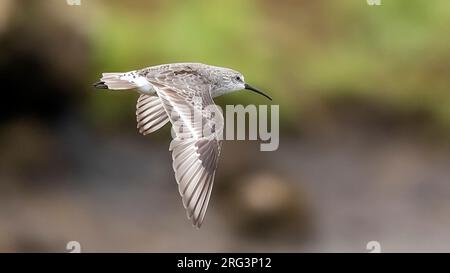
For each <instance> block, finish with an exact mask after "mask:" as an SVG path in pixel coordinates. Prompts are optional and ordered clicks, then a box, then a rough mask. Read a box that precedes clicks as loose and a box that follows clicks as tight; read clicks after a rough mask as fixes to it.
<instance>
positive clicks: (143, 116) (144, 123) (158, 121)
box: [136, 95, 169, 135]
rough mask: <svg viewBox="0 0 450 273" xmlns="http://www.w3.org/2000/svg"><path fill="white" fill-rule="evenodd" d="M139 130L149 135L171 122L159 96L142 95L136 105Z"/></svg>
mask: <svg viewBox="0 0 450 273" xmlns="http://www.w3.org/2000/svg"><path fill="white" fill-rule="evenodd" d="M136 120H137V128H138V129H139V132H140V133H141V134H143V135H148V134H150V133H153V132H154V131H156V130H158V129H159V128H161V127H163V126H164V125H165V124H166V123H167V122H169V117H168V116H167V113H166V111H165V110H164V107H163V105H162V102H161V99H160V98H159V97H158V96H151V95H141V96H140V97H139V99H138V102H137V104H136Z"/></svg>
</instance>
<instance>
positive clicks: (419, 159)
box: [0, 0, 450, 252]
mask: <svg viewBox="0 0 450 273" xmlns="http://www.w3.org/2000/svg"><path fill="white" fill-rule="evenodd" d="M449 25H450V2H449V1H448V0H435V1H423V0H408V1H406V0H404V1H387V0H382V5H381V6H369V5H368V4H367V2H366V1H365V0H352V1H338V0H332V1H331V0H320V1H306V0H302V1H298V0H295V1H294V0H284V1H269V0H260V1H258V0H249V1H238V0H227V1H207V0H204V1H156V0H153V1H147V0H145V1H144V0H133V1H106V0H105V1H100V0H89V1H88V0H82V1H81V6H69V5H67V3H66V1H64V0H46V1H33V0H0V83H1V88H0V89H1V92H2V98H1V100H0V155H1V156H0V251H2V252H6V251H57V252H64V251H66V249H65V247H66V244H67V242H68V241H79V242H80V243H81V246H82V250H83V251H93V252H95V251H121V252H127V251H134V252H136V251H137V252H140V251H150V252H157V251H164V252H173V251H318V252H333V251H356V252H366V251H367V250H366V244H367V242H369V241H373V240H375V241H378V242H380V244H381V247H382V250H383V251H411V252H415V251H450V232H449V230H450V168H449V167H450V153H449V152H450V145H449V144H450V141H449V140H450V138H449V137H450V92H449V91H450V90H449V89H450V77H449V75H450V36H449V35H448V26H449ZM172 62H203V63H207V64H212V65H218V66H224V67H231V68H233V69H236V70H239V71H241V72H243V73H244V74H245V75H246V79H247V80H248V81H249V82H251V83H254V84H255V85H256V86H259V87H261V88H262V89H264V90H266V91H267V92H268V93H269V94H271V95H272V96H273V97H274V102H273V103H274V104H279V105H280V114H281V119H280V130H281V131H280V138H281V139H280V148H279V149H278V150H277V151H275V152H260V151H259V143H258V142H255V141H227V142H226V143H225V144H224V149H223V153H222V157H221V161H220V165H219V169H218V173H217V175H216V183H215V187H214V190H213V193H212V199H211V202H210V208H209V210H208V214H207V216H206V220H205V223H204V225H203V227H202V228H201V230H196V229H194V228H193V227H192V226H191V224H190V222H189V221H188V220H187V219H186V217H185V211H184V209H183V207H182V204H181V200H180V198H179V196H178V192H177V187H176V183H175V180H174V177H173V172H172V168H171V155H170V153H169V151H168V145H169V142H170V128H168V127H169V126H166V127H165V128H163V129H162V130H160V131H158V132H156V133H153V134H152V135H150V136H147V137H143V136H141V135H140V134H139V133H138V131H137V130H136V124H135V117H134V112H135V103H136V100H137V97H138V95H137V94H136V93H133V92H107V91H98V90H93V88H92V87H91V83H93V82H95V81H97V80H98V77H99V76H100V75H101V72H106V71H109V72H117V71H128V70H134V69H137V68H142V67H145V66H151V65H157V64H161V63H172ZM216 102H217V103H218V104H220V105H222V106H223V105H225V104H244V105H245V104H249V103H254V104H264V103H266V101H265V100H264V98H260V97H258V96H254V95H252V94H246V93H244V92H237V93H234V94H230V95H227V96H225V97H222V98H219V99H217V100H216Z"/></svg>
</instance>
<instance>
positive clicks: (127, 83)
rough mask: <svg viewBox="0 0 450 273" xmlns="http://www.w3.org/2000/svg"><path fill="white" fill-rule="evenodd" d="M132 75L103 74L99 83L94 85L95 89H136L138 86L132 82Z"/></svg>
mask: <svg viewBox="0 0 450 273" xmlns="http://www.w3.org/2000/svg"><path fill="white" fill-rule="evenodd" d="M132 78H133V76H132V72H131V73H103V77H102V78H101V79H100V81H99V82H97V83H95V84H94V87H95V88H99V89H110V90H127V89H134V88H137V87H138V86H137V85H136V83H135V82H133V80H132Z"/></svg>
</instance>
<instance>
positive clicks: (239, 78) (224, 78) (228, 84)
mask: <svg viewBox="0 0 450 273" xmlns="http://www.w3.org/2000/svg"><path fill="white" fill-rule="evenodd" d="M218 74H219V75H218V78H219V79H218V81H217V82H218V89H219V90H220V91H222V92H223V93H229V92H233V91H238V90H242V89H246V90H249V91H252V92H255V93H258V94H260V95H262V96H264V97H266V98H268V99H269V100H272V98H271V97H270V96H269V95H267V94H265V93H264V92H263V91H261V90H258V89H256V88H255V87H252V86H250V85H249V84H248V83H246V82H245V79H244V75H242V73H240V72H237V71H234V70H231V69H222V70H221V71H220V72H219V73H218Z"/></svg>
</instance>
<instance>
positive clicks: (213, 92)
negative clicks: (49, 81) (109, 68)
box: [94, 63, 271, 228]
mask: <svg viewBox="0 0 450 273" xmlns="http://www.w3.org/2000/svg"><path fill="white" fill-rule="evenodd" d="M94 86H95V87H96V88H100V89H110V90H129V89H136V91H137V92H139V93H140V94H141V96H140V97H139V99H138V101H137V106H136V109H137V110H136V117H137V123H138V125H137V127H138V128H139V132H140V133H142V134H144V135H147V134H149V133H152V132H154V131H156V130H158V129H159V128H161V127H163V126H164V125H165V124H166V123H167V122H168V121H170V122H171V123H172V126H173V129H174V132H175V138H174V139H173V140H172V142H171V143H170V147H169V150H170V151H172V159H173V169H174V171H175V178H176V181H177V183H178V190H179V192H180V195H181V197H182V201H183V205H184V207H185V208H186V211H187V216H188V218H189V219H192V221H193V225H194V226H196V227H197V228H200V226H201V225H202V222H203V219H204V217H205V213H206V210H207V207H208V202H209V197H210V194H211V190H212V186H213V182H214V175H215V172H216V168H217V162H218V158H219V154H220V150H221V139H222V138H221V134H222V129H223V115H222V114H221V112H220V111H212V110H214V108H211V107H217V106H216V105H215V104H214V101H213V98H214V97H217V96H220V95H223V94H226V93H230V92H234V91H238V90H241V89H247V90H251V91H253V92H256V93H258V94H261V95H263V96H265V97H267V98H268V99H270V100H271V98H270V97H269V96H268V95H266V94H264V93H263V92H262V91H260V90H258V89H256V88H254V87H251V86H250V85H248V84H247V83H245V81H244V76H243V75H242V74H241V73H239V72H237V71H234V70H232V69H228V68H222V67H216V66H210V65H205V64H200V63H174V64H165V65H158V66H152V67H148V68H144V69H141V70H135V71H130V72H126V73H103V77H102V78H101V80H100V81H99V82H97V83H95V84H94ZM213 112H214V113H213ZM192 114H194V115H198V116H200V117H201V118H200V119H195V118H194V119H193V118H191V117H192V116H191V115H192ZM218 125H219V126H218ZM205 126H206V127H208V128H209V131H208V130H204V129H203V128H204V127H205ZM181 127H183V128H181ZM186 131H187V133H186ZM205 131H207V133H205Z"/></svg>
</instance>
